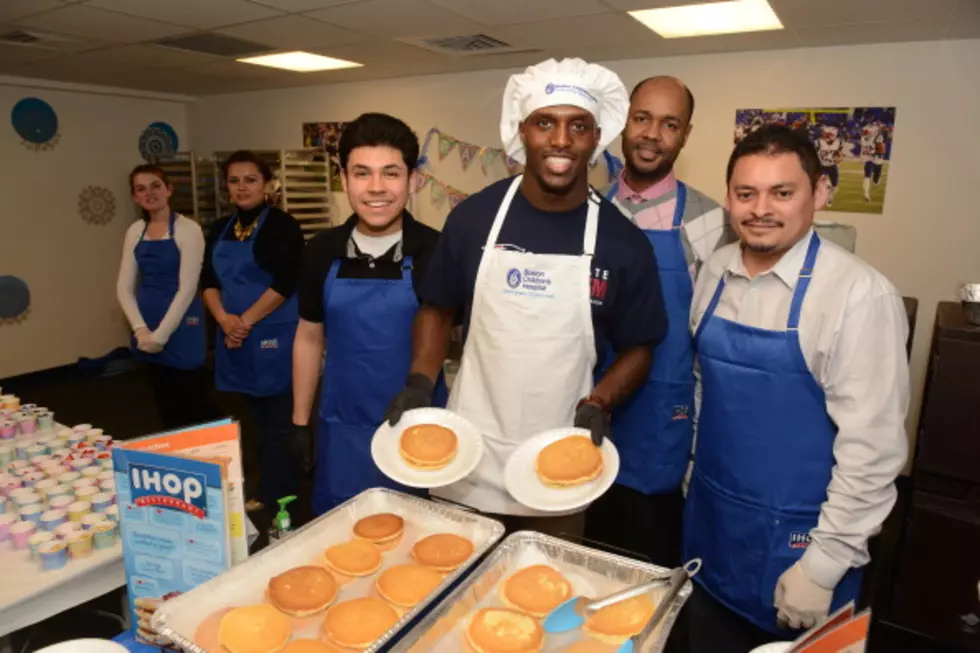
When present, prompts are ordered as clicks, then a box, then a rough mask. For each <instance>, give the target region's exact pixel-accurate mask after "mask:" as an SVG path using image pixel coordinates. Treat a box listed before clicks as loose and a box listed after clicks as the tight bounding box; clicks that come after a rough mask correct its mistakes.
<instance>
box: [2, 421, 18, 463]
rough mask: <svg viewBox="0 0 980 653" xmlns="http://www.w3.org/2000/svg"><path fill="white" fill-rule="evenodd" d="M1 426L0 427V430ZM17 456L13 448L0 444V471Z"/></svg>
mask: <svg viewBox="0 0 980 653" xmlns="http://www.w3.org/2000/svg"><path fill="white" fill-rule="evenodd" d="M2 428H3V426H2V425H0V429H2ZM0 438H3V434H2V433H0ZM15 455H17V454H16V452H15V451H14V448H13V447H11V446H10V445H9V444H0V469H6V468H7V465H9V464H10V463H12V462H13V461H14V456H15Z"/></svg>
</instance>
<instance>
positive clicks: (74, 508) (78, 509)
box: [68, 501, 92, 522]
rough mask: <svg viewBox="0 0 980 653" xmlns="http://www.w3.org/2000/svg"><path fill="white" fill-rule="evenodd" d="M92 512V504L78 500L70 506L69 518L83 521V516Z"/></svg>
mask: <svg viewBox="0 0 980 653" xmlns="http://www.w3.org/2000/svg"><path fill="white" fill-rule="evenodd" d="M91 512H92V504H91V503H89V502H88V501H76V502H74V503H72V504H71V505H70V506H68V520H69V521H77V522H80V521H82V517H84V516H85V515H87V514H89V513H91Z"/></svg>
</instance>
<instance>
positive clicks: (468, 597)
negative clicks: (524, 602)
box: [391, 531, 693, 653]
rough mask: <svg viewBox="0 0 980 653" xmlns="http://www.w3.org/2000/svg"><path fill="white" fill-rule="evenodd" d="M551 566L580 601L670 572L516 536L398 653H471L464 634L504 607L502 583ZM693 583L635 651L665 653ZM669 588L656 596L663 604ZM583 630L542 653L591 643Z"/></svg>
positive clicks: (548, 638) (551, 637)
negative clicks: (475, 620) (482, 613)
mask: <svg viewBox="0 0 980 653" xmlns="http://www.w3.org/2000/svg"><path fill="white" fill-rule="evenodd" d="M535 564H550V565H552V566H553V567H555V568H556V569H558V570H559V571H560V572H562V574H564V575H565V577H566V578H567V579H568V580H569V582H571V584H572V591H573V594H574V595H576V596H589V597H600V596H604V595H606V594H610V593H612V592H615V591H618V590H621V589H625V588H626V587H628V586H630V585H636V584H638V583H643V582H645V581H648V580H651V579H652V578H653V576H654V575H660V574H663V573H665V572H668V571H669V570H668V569H666V568H664V567H657V566H655V565H651V564H648V563H644V562H639V561H637V560H632V559H630V558H624V557H622V556H618V555H613V554H611V553H606V552H604V551H597V550H596V549H590V548H588V547H585V546H582V545H580V544H573V543H570V542H566V541H564V540H559V539H557V538H554V537H549V536H547V535H542V534H541V533H532V532H529V531H521V532H519V533H514V534H512V535H510V536H509V537H508V538H507V539H505V540H504V541H503V542H501V543H500V545H498V546H497V548H496V549H495V550H494V552H493V553H491V554H490V555H489V556H487V558H486V559H485V560H484V561H483V563H482V564H480V566H479V567H477V568H476V569H475V570H473V573H471V574H470V575H469V576H468V577H467V578H466V579H465V580H464V581H463V582H462V583H460V584H459V586H458V587H457V588H456V589H455V590H453V592H452V593H451V594H449V595H448V596H446V598H445V599H443V600H442V601H441V602H440V603H439V604H438V605H437V606H435V607H434V608H433V609H432V611H431V612H429V614H427V615H426V616H425V617H423V618H422V620H421V621H420V622H419V623H418V625H417V626H415V627H414V628H412V629H411V630H409V631H408V632H407V633H405V634H404V635H403V636H402V637H401V638H400V639H399V641H398V642H397V643H396V644H395V645H394V647H393V648H392V649H391V651H392V653H396V652H397V653H449V652H450V651H452V652H453V653H455V652H457V651H463V650H466V646H465V642H464V640H465V638H464V636H463V630H464V629H465V628H466V626H467V624H468V623H469V617H470V616H471V615H472V614H473V613H474V612H476V611H477V610H479V609H481V608H487V607H494V606H497V607H502V606H503V604H502V603H501V601H500V592H499V587H500V582H501V581H502V580H503V579H505V578H507V577H508V576H510V575H511V574H513V573H514V572H516V571H517V570H519V569H522V568H524V567H527V566H530V565H535ZM692 590H693V585H692V584H691V581H688V582H686V583H685V584H684V587H682V588H681V591H680V592H679V593H678V594H677V596H676V597H675V599H674V605H673V607H671V609H670V612H668V613H667V615H666V617H664V620H663V621H662V622H661V623H660V625H658V626H657V627H656V628H653V629H652V630H650V629H647V631H645V632H644V633H641V638H640V640H639V641H637V642H636V645H635V648H634V650H636V651H642V652H643V653H660V652H661V651H663V649H664V645H665V644H666V642H667V635H668V634H670V629H671V628H672V627H673V625H674V622H675V621H677V615H678V614H679V613H680V610H681V608H682V607H683V606H684V603H685V602H686V601H687V599H688V597H690V596H691V591H692ZM664 592H666V588H664V589H658V590H655V592H654V593H653V595H652V597H651V598H653V600H654V602H657V601H658V600H659V598H660V597H662V596H663V593H664ZM585 637H586V635H584V634H582V632H581V631H580V630H575V631H572V632H568V633H562V634H558V635H555V634H550V633H549V634H546V635H545V643H544V647H543V648H542V649H541V652H542V653H551V652H553V651H561V650H562V649H563V648H565V647H567V646H570V645H571V644H573V643H575V642H576V641H578V640H581V639H583V638H585Z"/></svg>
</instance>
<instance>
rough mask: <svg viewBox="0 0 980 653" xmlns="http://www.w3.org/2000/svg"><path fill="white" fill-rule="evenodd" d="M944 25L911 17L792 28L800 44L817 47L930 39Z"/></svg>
mask: <svg viewBox="0 0 980 653" xmlns="http://www.w3.org/2000/svg"><path fill="white" fill-rule="evenodd" d="M945 27H946V21H945V20H942V21H937V20H932V21H925V20H915V21H896V22H888V23H865V24H861V25H836V26H833V27H812V28H800V29H797V30H796V32H797V34H798V35H799V37H800V45H801V46H802V47H821V46H828V45H850V44H864V43H895V42H900V41H933V40H938V39H941V38H942V36H943V31H944V29H945Z"/></svg>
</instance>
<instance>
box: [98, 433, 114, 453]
mask: <svg viewBox="0 0 980 653" xmlns="http://www.w3.org/2000/svg"><path fill="white" fill-rule="evenodd" d="M95 448H96V450H97V451H109V450H110V449H111V448H112V436H111V435H100V436H99V437H97V438H95Z"/></svg>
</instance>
